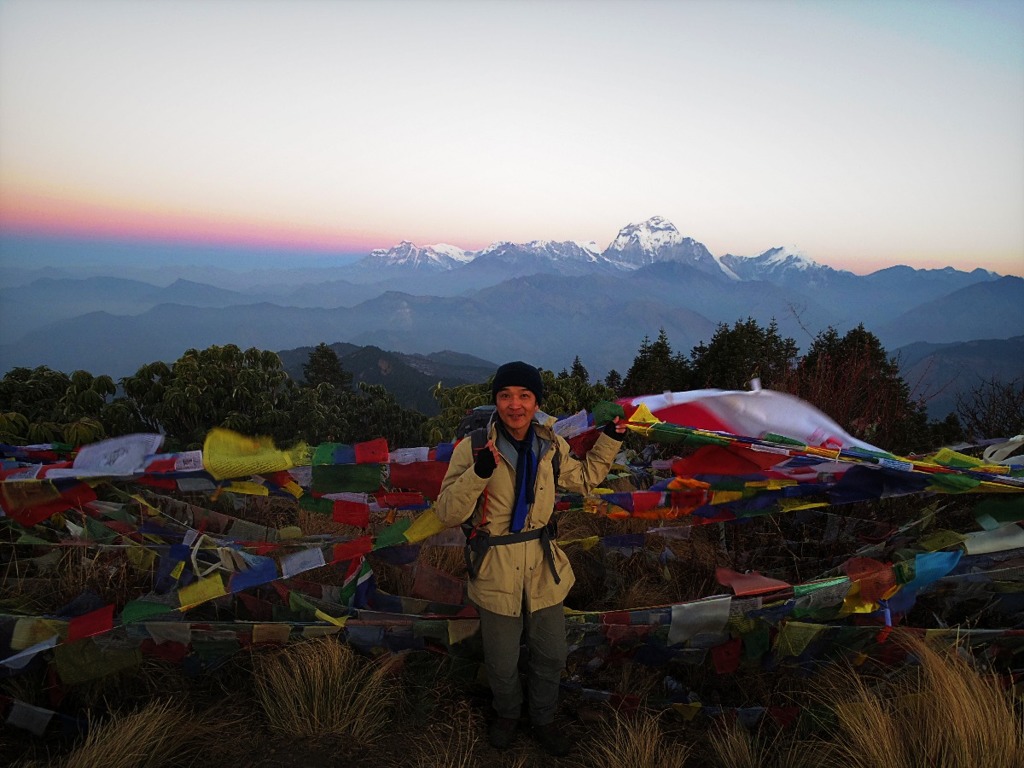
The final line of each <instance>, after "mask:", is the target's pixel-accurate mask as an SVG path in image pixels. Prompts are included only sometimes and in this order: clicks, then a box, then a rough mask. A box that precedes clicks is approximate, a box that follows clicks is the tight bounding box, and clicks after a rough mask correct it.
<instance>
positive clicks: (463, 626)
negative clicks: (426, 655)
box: [448, 619, 480, 645]
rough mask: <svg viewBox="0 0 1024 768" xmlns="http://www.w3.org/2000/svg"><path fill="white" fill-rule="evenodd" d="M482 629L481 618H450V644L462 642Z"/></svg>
mask: <svg viewBox="0 0 1024 768" xmlns="http://www.w3.org/2000/svg"><path fill="white" fill-rule="evenodd" d="M479 631H480V619H449V620H448V644H449V645H455V644H456V643H461V642H462V641H463V640H465V639H466V638H468V637H472V636H473V635H475V634H476V633H477V632H479Z"/></svg>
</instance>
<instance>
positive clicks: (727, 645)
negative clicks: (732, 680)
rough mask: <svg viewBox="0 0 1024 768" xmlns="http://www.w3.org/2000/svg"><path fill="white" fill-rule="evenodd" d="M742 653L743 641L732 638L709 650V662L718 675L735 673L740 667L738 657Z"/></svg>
mask: <svg viewBox="0 0 1024 768" xmlns="http://www.w3.org/2000/svg"><path fill="white" fill-rule="evenodd" d="M742 652H743V640H742V639H740V638H738V637H734V638H733V639H731V640H727V641H726V642H724V643H722V644H721V645H716V646H715V647H714V648H712V649H711V661H712V663H714V665H715V671H716V672H717V673H718V674H720V675H727V674H729V673H730V672H735V671H736V670H737V669H739V666H740V655H741V654H742Z"/></svg>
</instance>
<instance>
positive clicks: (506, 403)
mask: <svg viewBox="0 0 1024 768" xmlns="http://www.w3.org/2000/svg"><path fill="white" fill-rule="evenodd" d="M494 404H495V406H496V407H497V409H498V418H499V419H501V422H502V424H504V425H505V429H507V430H508V432H509V434H510V435H512V437H514V438H515V439H516V440H522V439H523V438H524V437H526V432H527V430H529V428H530V422H531V421H533V416H534V414H535V413H537V397H536V396H535V395H534V394H533V392H531V391H530V390H528V389H527V388H526V387H505V388H504V389H499V390H498V393H497V394H496V395H495V396H494Z"/></svg>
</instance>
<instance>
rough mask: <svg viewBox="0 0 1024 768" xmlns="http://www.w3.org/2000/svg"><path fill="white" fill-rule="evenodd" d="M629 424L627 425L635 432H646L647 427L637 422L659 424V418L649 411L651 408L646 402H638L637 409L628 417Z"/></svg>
mask: <svg viewBox="0 0 1024 768" xmlns="http://www.w3.org/2000/svg"><path fill="white" fill-rule="evenodd" d="M629 422H630V423H629V424H628V425H627V426H628V427H629V428H630V429H632V430H633V431H635V432H646V431H647V428H646V427H643V426H638V425H639V424H661V419H659V418H658V417H657V416H655V415H654V414H653V413H651V409H650V408H648V407H647V404H646V403H640V405H638V406H637V409H636V410H635V411H633V414H632V415H631V416H630V417H629Z"/></svg>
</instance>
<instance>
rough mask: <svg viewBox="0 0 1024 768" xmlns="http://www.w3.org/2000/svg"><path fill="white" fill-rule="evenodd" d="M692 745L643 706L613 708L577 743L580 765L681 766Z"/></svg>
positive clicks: (583, 767) (627, 767)
mask: <svg viewBox="0 0 1024 768" xmlns="http://www.w3.org/2000/svg"><path fill="white" fill-rule="evenodd" d="M692 751H693V745H691V744H688V743H684V742H682V741H678V740H675V739H672V738H670V737H669V734H668V733H667V732H666V731H665V729H664V728H663V727H662V724H661V721H660V719H659V718H658V717H657V715H654V714H652V713H650V712H648V711H646V710H640V711H638V712H636V713H634V714H623V713H621V712H615V714H614V716H612V717H610V718H609V719H608V720H607V721H605V722H602V723H601V724H600V725H598V727H597V733H596V734H594V736H593V738H590V739H588V740H587V741H586V742H584V743H583V744H581V745H580V747H579V754H578V755H577V756H576V758H575V759H574V764H575V765H578V766H579V767H580V768H593V766H602V768H641V767H642V768H683V766H684V765H686V761H687V760H688V759H689V756H690V753H691V752H692Z"/></svg>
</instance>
